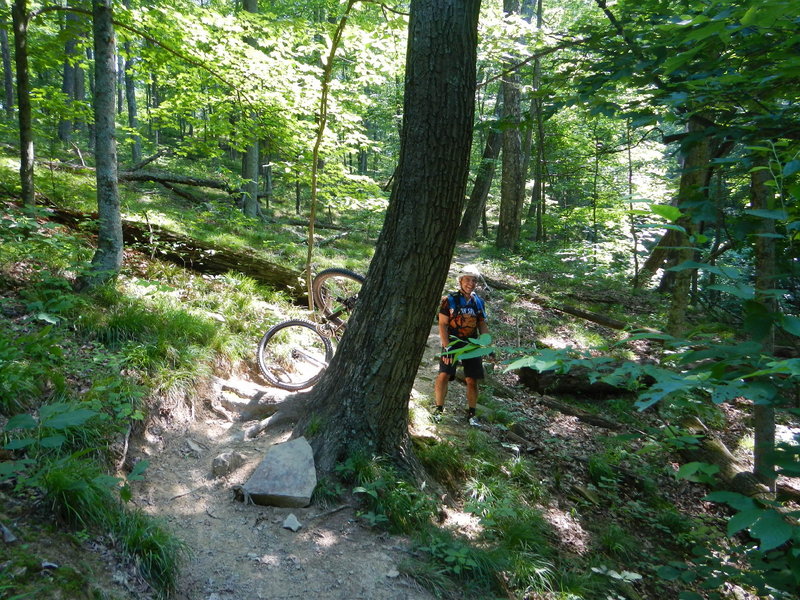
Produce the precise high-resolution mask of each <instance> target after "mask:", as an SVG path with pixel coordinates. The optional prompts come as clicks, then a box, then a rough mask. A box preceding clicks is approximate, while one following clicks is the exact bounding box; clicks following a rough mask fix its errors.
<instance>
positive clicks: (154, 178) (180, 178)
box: [117, 170, 239, 194]
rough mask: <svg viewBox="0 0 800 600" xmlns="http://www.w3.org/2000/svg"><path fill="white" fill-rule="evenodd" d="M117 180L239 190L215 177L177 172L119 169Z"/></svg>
mask: <svg viewBox="0 0 800 600" xmlns="http://www.w3.org/2000/svg"><path fill="white" fill-rule="evenodd" d="M117 178H118V179H119V181H151V182H153V183H161V184H163V183H179V184H182V185H191V186H196V187H207V188H212V189H217V190H222V191H224V192H227V193H228V194H238V193H239V190H237V189H236V188H233V187H231V186H230V185H228V184H227V183H226V182H225V181H219V180H217V179H203V178H201V177H189V176H187V175H178V174H177V173H160V172H156V171H142V170H137V171H121V172H120V173H119V175H118V176H117Z"/></svg>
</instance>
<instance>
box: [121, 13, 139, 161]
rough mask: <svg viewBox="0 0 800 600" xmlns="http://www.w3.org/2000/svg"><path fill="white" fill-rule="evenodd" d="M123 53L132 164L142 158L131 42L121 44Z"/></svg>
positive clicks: (134, 62)
mask: <svg viewBox="0 0 800 600" xmlns="http://www.w3.org/2000/svg"><path fill="white" fill-rule="evenodd" d="M125 7H126V8H130V7H131V0H125ZM123 49H124V55H125V69H124V82H125V105H126V106H127V107H128V127H130V129H131V130H132V131H133V132H134V133H133V143H132V144H131V163H133V164H134V165H135V164H137V163H139V162H140V161H141V160H142V136H140V135H139V114H138V105H137V104H136V79H134V68H135V67H136V58H135V57H134V56H133V55H132V53H131V43H130V42H129V41H127V40H126V41H125V44H124V45H123Z"/></svg>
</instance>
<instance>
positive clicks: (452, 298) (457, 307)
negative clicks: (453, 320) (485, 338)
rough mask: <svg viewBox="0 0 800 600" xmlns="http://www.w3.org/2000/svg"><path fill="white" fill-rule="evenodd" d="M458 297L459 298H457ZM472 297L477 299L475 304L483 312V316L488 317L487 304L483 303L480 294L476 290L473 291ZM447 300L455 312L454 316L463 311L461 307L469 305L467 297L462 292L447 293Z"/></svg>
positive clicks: (451, 309)
mask: <svg viewBox="0 0 800 600" xmlns="http://www.w3.org/2000/svg"><path fill="white" fill-rule="evenodd" d="M456 298H458V300H456ZM471 298H472V299H473V300H475V306H476V307H477V309H478V310H479V311H480V312H481V313H482V314H483V318H484V319H485V318H486V306H485V305H484V303H483V298H481V297H480V296H478V294H476V293H475V292H472V296H471ZM447 302H448V304H449V305H450V311H451V312H452V313H453V316H454V317H455V316H458V315H459V314H460V313H461V309H462V308H464V307H465V306H466V305H467V299H466V298H464V294H462V293H461V292H453V293H452V294H448V295H447Z"/></svg>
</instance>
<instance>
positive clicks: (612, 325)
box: [483, 276, 661, 333]
mask: <svg viewBox="0 0 800 600" xmlns="http://www.w3.org/2000/svg"><path fill="white" fill-rule="evenodd" d="M483 279H484V280H485V281H486V283H487V284H488V285H489V286H490V287H492V288H494V289H498V290H508V291H513V292H516V293H518V294H519V295H520V296H522V297H523V298H527V299H528V300H530V301H531V302H534V303H536V304H538V305H539V306H541V307H543V308H549V309H551V310H557V311H558V312H562V313H565V314H568V315H572V316H573V317H579V318H581V319H585V320H587V321H591V322H592V323H597V324H598V325H602V326H603V327H608V328H609V329H617V330H620V331H629V332H631V333H637V332H647V333H661V332H660V331H658V330H657V329H651V328H649V327H640V326H638V325H631V324H630V323H625V322H624V321H620V320H618V319H614V318H612V317H609V316H606V315H601V314H599V313H596V312H592V311H590V310H584V309H582V308H578V307H576V306H570V305H569V304H562V303H560V302H556V301H555V300H553V299H552V298H549V297H547V296H545V295H543V294H537V293H536V292H531V291H529V290H526V289H524V288H521V287H519V286H516V285H511V284H508V283H505V282H502V281H499V280H497V279H492V278H490V277H486V276H484V277H483Z"/></svg>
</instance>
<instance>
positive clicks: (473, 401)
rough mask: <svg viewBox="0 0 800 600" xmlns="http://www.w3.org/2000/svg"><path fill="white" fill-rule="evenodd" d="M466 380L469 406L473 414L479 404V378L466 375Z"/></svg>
mask: <svg viewBox="0 0 800 600" xmlns="http://www.w3.org/2000/svg"><path fill="white" fill-rule="evenodd" d="M464 381H465V382H466V383H467V408H468V409H469V412H470V414H471V415H472V414H475V407H476V406H478V380H477V379H475V378H474V377H465V378H464Z"/></svg>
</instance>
